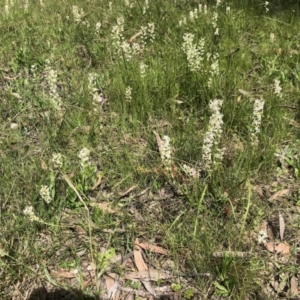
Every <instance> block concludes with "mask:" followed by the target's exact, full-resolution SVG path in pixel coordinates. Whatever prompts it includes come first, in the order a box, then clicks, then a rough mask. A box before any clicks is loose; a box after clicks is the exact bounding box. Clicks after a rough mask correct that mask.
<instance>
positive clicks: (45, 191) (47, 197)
mask: <svg viewBox="0 0 300 300" xmlns="http://www.w3.org/2000/svg"><path fill="white" fill-rule="evenodd" d="M40 196H41V197H42V199H43V200H44V201H45V202H46V203H47V204H50V203H51V201H52V197H51V192H50V189H49V187H48V186H47V185H42V186H41V188H40Z"/></svg>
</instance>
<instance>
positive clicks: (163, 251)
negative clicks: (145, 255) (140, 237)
mask: <svg viewBox="0 0 300 300" xmlns="http://www.w3.org/2000/svg"><path fill="white" fill-rule="evenodd" d="M135 244H136V245H138V246H140V247H141V248H143V249H144V250H147V251H150V252H155V253H158V254H162V255H167V254H168V250H166V249H164V248H162V247H159V246H155V245H152V244H145V243H135Z"/></svg>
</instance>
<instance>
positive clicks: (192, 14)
mask: <svg viewBox="0 0 300 300" xmlns="http://www.w3.org/2000/svg"><path fill="white" fill-rule="evenodd" d="M189 18H190V20H191V21H193V20H194V18H195V15H194V12H193V11H192V10H191V11H190V13H189Z"/></svg>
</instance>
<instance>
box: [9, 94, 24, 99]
mask: <svg viewBox="0 0 300 300" xmlns="http://www.w3.org/2000/svg"><path fill="white" fill-rule="evenodd" d="M11 94H12V95H13V96H15V97H16V98H17V99H22V96H20V95H19V94H18V93H11Z"/></svg>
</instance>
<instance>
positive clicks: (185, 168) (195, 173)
mask: <svg viewBox="0 0 300 300" xmlns="http://www.w3.org/2000/svg"><path fill="white" fill-rule="evenodd" d="M182 170H183V172H184V173H185V174H187V175H188V176H189V177H192V178H198V177H199V170H197V169H195V168H193V167H190V166H188V165H186V164H183V166H182Z"/></svg>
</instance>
